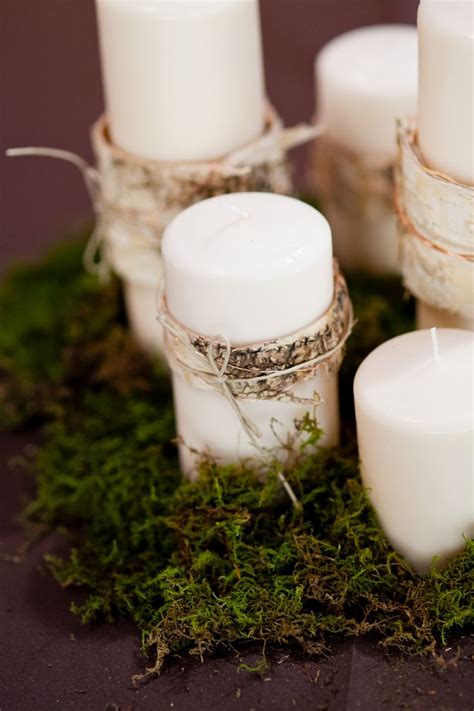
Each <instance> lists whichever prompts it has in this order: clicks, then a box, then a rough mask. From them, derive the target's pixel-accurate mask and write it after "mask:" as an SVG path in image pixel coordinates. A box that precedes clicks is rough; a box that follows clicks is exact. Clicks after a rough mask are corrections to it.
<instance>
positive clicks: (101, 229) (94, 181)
mask: <svg viewBox="0 0 474 711" xmlns="http://www.w3.org/2000/svg"><path fill="white" fill-rule="evenodd" d="M6 155H7V157H8V158H21V157H26V156H28V157H30V156H32V157H40V158H54V159H57V160H62V161H65V162H66V163H70V164H71V165H74V166H75V167H76V168H77V169H78V170H79V172H80V173H81V175H82V177H83V179H84V184H85V186H86V189H87V192H88V194H89V197H90V200H91V203H92V207H93V210H94V214H95V216H96V222H95V225H94V229H93V230H92V233H91V236H90V237H89V240H88V242H87V245H86V248H85V250H84V255H83V264H84V268H85V269H86V271H87V272H88V273H89V274H93V275H95V276H98V277H99V279H100V280H101V281H105V280H106V279H107V277H108V275H109V268H108V265H107V262H106V260H104V259H100V257H99V255H100V252H101V249H102V246H103V241H104V236H105V234H106V233H107V217H106V214H105V211H104V209H103V200H102V187H101V177H100V173H99V171H98V170H97V169H96V168H95V167H94V166H92V165H89V163H87V161H85V160H84V159H83V158H81V156H78V155H77V154H76V153H72V152H71V151H65V150H62V149H59V148H48V147H41V146H25V147H24V148H9V149H8V150H7V152H6Z"/></svg>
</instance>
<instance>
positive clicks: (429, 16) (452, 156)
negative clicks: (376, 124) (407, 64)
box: [418, 0, 474, 185]
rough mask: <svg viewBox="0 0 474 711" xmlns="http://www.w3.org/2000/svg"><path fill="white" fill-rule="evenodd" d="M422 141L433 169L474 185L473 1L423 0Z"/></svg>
mask: <svg viewBox="0 0 474 711" xmlns="http://www.w3.org/2000/svg"><path fill="white" fill-rule="evenodd" d="M418 33H419V43H420V62H419V64H420V73H419V107H418V141H419V145H420V150H421V153H422V155H423V158H424V160H425V161H426V163H427V164H428V166H429V167H431V168H434V169H435V170H439V171H441V172H442V173H446V174H447V175H448V176H449V177H451V178H454V179H455V180H458V181H459V182H462V183H466V184H467V185H473V184H474V0H422V2H421V4H420V7H419V10H418Z"/></svg>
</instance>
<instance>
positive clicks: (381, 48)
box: [315, 25, 418, 96]
mask: <svg viewBox="0 0 474 711" xmlns="http://www.w3.org/2000/svg"><path fill="white" fill-rule="evenodd" d="M417 64H418V60H417V35H416V28H415V27H413V26H411V25H377V26H374V27H363V28H361V29H358V30H353V31H351V32H347V33H345V34H343V35H340V36H339V37H336V38H335V39H333V40H331V42H329V43H328V44H327V45H326V46H325V47H324V48H323V49H322V50H321V52H320V53H319V55H318V56H317V57H316V63H315V66H316V71H317V74H318V76H319V78H320V80H322V81H326V82H328V83H332V84H335V85H338V86H340V87H347V88H349V89H350V90H351V91H352V92H360V93H361V94H381V95H385V94H388V95H392V94H397V93H399V94H402V95H408V96H411V95H416V90H417V71H416V68H417Z"/></svg>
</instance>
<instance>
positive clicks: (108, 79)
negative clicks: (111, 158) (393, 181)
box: [96, 0, 265, 161]
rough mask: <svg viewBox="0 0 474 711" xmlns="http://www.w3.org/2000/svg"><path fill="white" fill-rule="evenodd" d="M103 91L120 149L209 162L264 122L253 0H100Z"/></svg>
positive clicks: (250, 136) (247, 138)
mask: <svg viewBox="0 0 474 711" xmlns="http://www.w3.org/2000/svg"><path fill="white" fill-rule="evenodd" d="M96 1H97V10H98V20H99V34H100V46H101V55H102V68H103V79H104V87H105V97H106V105H107V112H108V118H109V123H110V129H111V135H112V138H113V140H114V142H115V143H116V145H118V146H119V147H121V148H123V149H125V150H127V151H129V152H131V153H133V154H135V155H138V156H143V157H145V158H149V159H157V160H172V161H189V160H210V159H214V158H217V157H219V156H222V155H224V154H225V153H227V152H228V151H230V150H232V149H234V148H237V147H239V146H242V145H244V144H246V143H247V142H249V141H250V140H252V139H254V138H256V137H257V136H258V135H259V134H260V133H261V131H262V129H263V123H264V101H265V97H264V94H265V89H264V77H263V63H262V48H261V37H260V21H259V11H258V4H257V0H96Z"/></svg>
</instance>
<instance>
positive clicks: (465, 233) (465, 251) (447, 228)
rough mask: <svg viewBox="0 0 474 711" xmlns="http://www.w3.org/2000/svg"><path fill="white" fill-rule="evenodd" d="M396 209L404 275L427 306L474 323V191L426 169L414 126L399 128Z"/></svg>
mask: <svg viewBox="0 0 474 711" xmlns="http://www.w3.org/2000/svg"><path fill="white" fill-rule="evenodd" d="M398 144H399V154H398V161H397V166H396V173H395V175H396V192H395V203H396V209H397V213H398V223H399V234H400V253H401V262H402V273H403V278H404V282H405V285H406V287H407V289H408V290H409V291H410V292H411V293H412V294H414V296H416V297H417V298H418V299H420V301H421V302H423V303H426V304H428V305H430V306H432V307H435V308H439V309H443V310H445V311H449V312H451V313H453V314H458V315H460V316H463V317H466V318H472V317H473V304H472V287H473V280H474V222H473V219H472V204H473V200H474V188H472V187H469V186H467V185H462V184H460V183H458V182H456V181H454V180H453V179H451V178H449V177H447V176H445V175H443V174H442V173H439V172H437V171H433V170H430V169H429V168H428V167H427V166H426V165H424V163H423V161H422V159H421V156H420V152H419V150H418V146H417V139H416V130H415V127H414V124H413V123H412V122H404V123H400V124H399V129H398Z"/></svg>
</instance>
